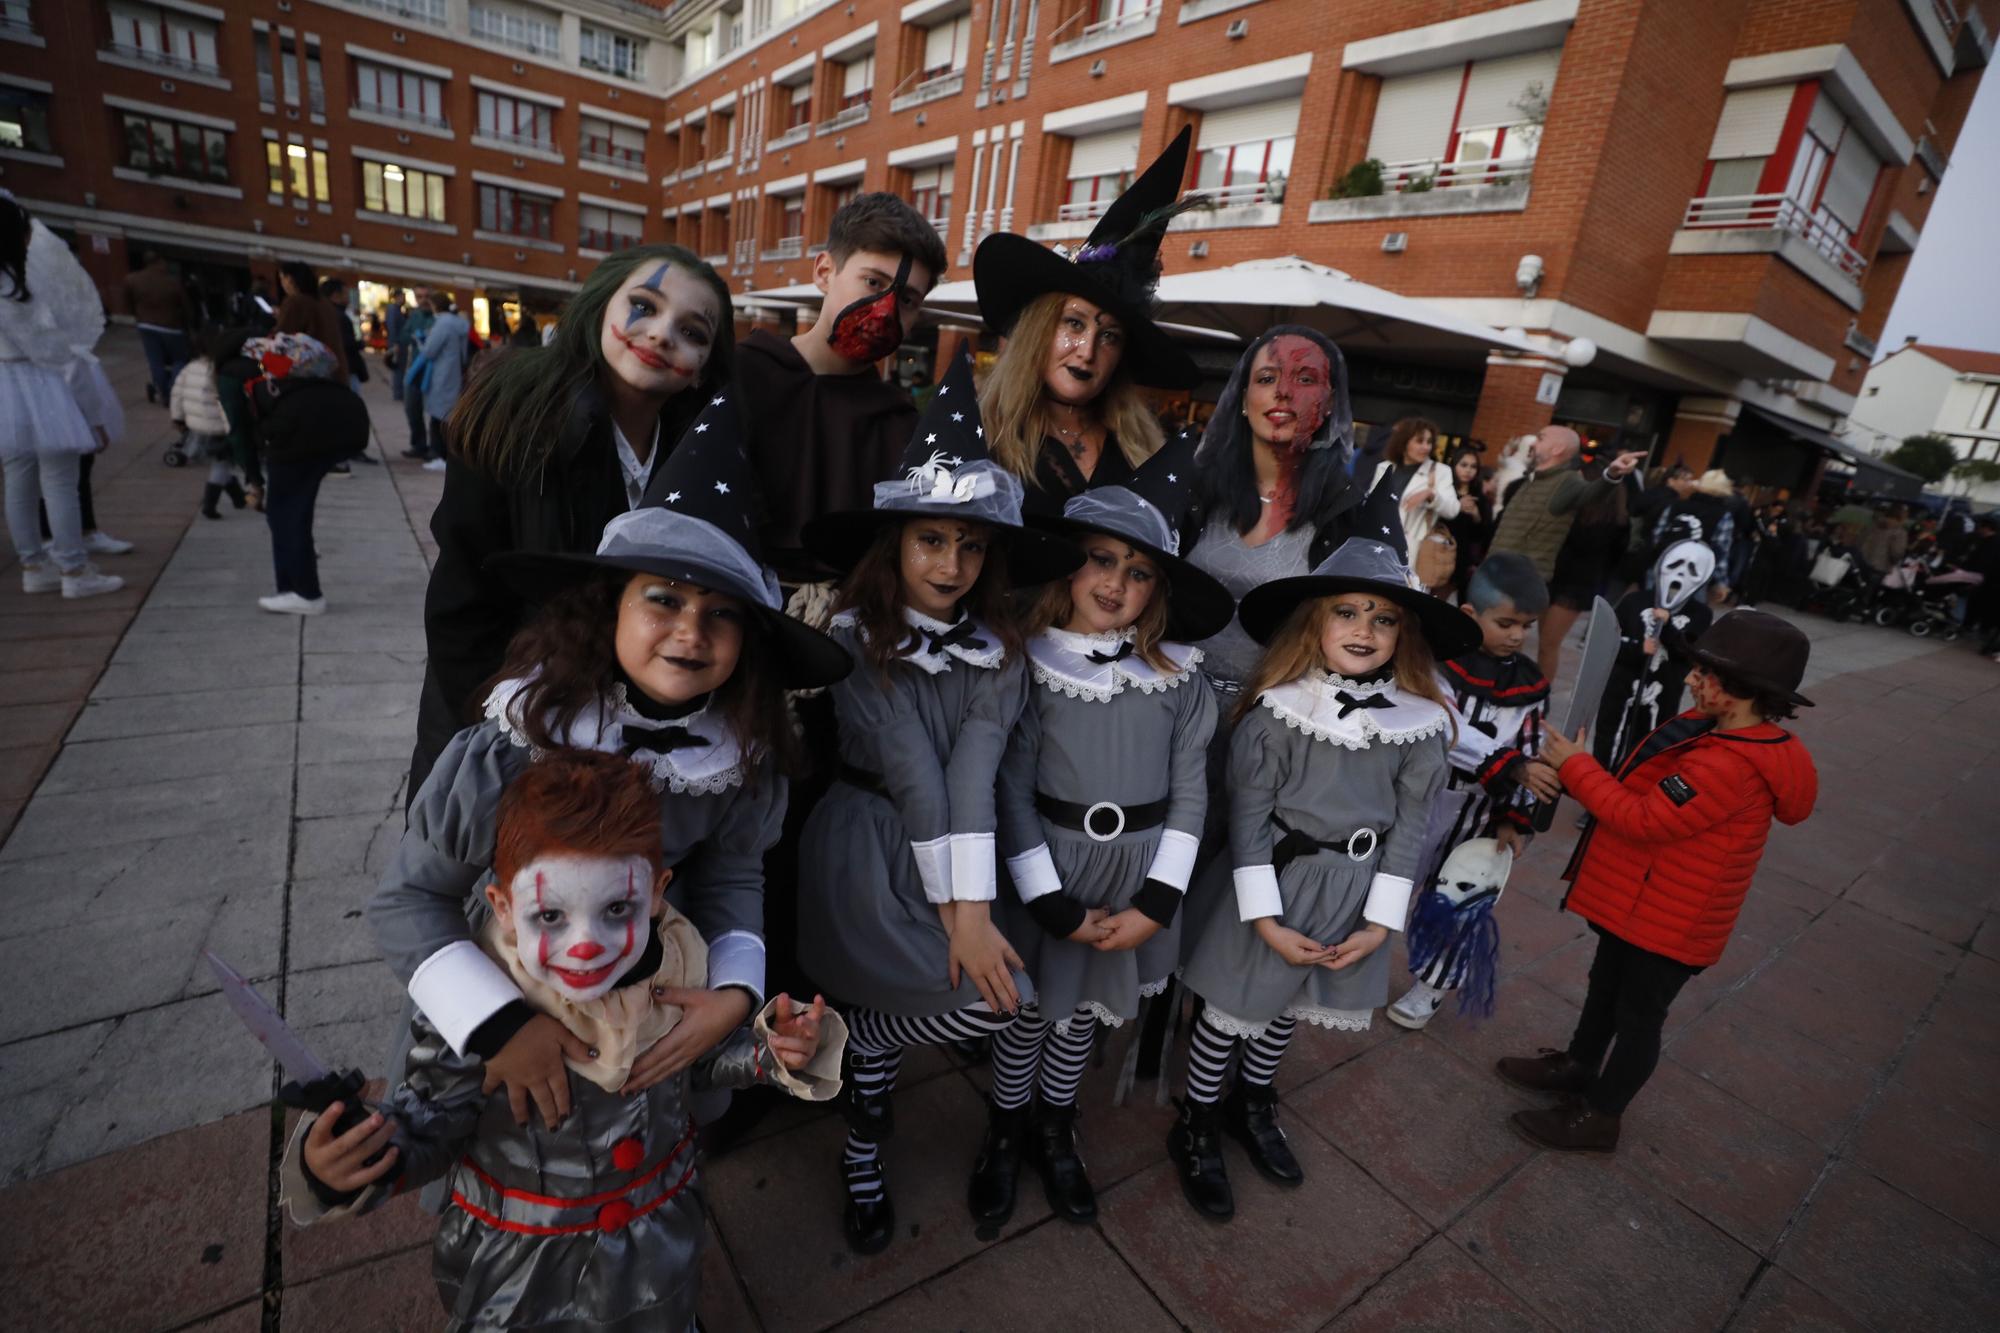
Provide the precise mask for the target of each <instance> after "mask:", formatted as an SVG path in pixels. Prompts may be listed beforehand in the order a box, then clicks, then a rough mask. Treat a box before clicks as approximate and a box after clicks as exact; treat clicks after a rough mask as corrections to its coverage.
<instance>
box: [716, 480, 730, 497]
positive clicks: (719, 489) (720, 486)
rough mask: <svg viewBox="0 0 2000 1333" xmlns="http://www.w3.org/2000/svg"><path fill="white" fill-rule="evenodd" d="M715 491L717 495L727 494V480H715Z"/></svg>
mask: <svg viewBox="0 0 2000 1333" xmlns="http://www.w3.org/2000/svg"><path fill="white" fill-rule="evenodd" d="M715 493H716V494H717V495H727V494H729V483H728V482H726V481H718V482H716V483H715Z"/></svg>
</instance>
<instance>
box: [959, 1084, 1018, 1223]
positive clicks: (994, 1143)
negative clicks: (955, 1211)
mask: <svg viewBox="0 0 2000 1333" xmlns="http://www.w3.org/2000/svg"><path fill="white" fill-rule="evenodd" d="M1027 1135H1028V1108H1027V1107H1025V1106H1017V1107H1015V1108H1014V1109H1013V1110H1011V1111H1003V1110H1001V1109H1000V1108H999V1107H997V1106H995V1105H993V1103H991V1102H988V1103H987V1104H986V1142H985V1143H984V1144H982V1145H981V1146H980V1149H979V1156H978V1157H976V1158H974V1159H973V1162H972V1179H971V1180H970V1181H968V1182H967V1183H966V1186H965V1206H966V1207H967V1208H969V1209H971V1210H972V1220H973V1221H975V1222H978V1223H981V1224H984V1225H987V1226H999V1225H1001V1224H1003V1223H1005V1222H1006V1220H1007V1219H1008V1218H1010V1217H1012V1216H1013V1215H1014V1183H1015V1180H1016V1178H1017V1177H1019V1175H1020V1173H1021V1152H1022V1149H1023V1147H1024V1146H1025V1141H1026V1139H1027Z"/></svg>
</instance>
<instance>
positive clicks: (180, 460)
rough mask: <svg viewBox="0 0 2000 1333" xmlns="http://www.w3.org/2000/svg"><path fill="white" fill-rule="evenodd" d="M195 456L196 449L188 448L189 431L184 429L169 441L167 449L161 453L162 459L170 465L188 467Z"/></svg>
mask: <svg viewBox="0 0 2000 1333" xmlns="http://www.w3.org/2000/svg"><path fill="white" fill-rule="evenodd" d="M193 457H194V451H193V450H191V449H189V448H188V437H187V432H186V431H182V432H181V433H180V434H179V435H176V436H175V437H174V438H173V439H171V440H169V441H167V451H166V452H165V453H163V454H161V455H160V461H161V462H162V463H165V464H166V465H167V466H168V467H186V466H187V465H188V460H189V459H191V458H193Z"/></svg>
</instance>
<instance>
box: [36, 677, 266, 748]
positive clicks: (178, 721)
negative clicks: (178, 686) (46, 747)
mask: <svg viewBox="0 0 2000 1333" xmlns="http://www.w3.org/2000/svg"><path fill="white" fill-rule="evenodd" d="M298 712H299V692H298V689H297V687H295V686H292V685H267V686H259V687H257V688H253V689H245V690H196V691H193V692H191V693H187V694H153V695H140V696H136V697H134V698H129V699H92V700H91V701H90V702H89V703H87V704H85V705H84V707H83V711H82V712H81V713H80V714H78V715H77V719H76V725H75V726H73V727H71V728H70V732H69V740H70V741H72V742H76V741H97V740H114V739H118V738H121V737H126V736H171V735H192V736H200V735H202V734H205V733H206V732H207V731H208V730H209V729H210V728H212V727H227V726H256V725H259V724H266V723H274V722H291V721H294V720H295V719H296V718H297V717H298ZM190 743H192V742H190Z"/></svg>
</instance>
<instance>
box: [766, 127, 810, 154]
mask: <svg viewBox="0 0 2000 1333" xmlns="http://www.w3.org/2000/svg"><path fill="white" fill-rule="evenodd" d="M812 133H813V127H812V122H811V121H807V122H805V123H804V124H802V125H794V126H792V127H791V128H790V129H788V130H786V131H785V132H784V133H783V134H780V135H779V136H778V137H777V138H775V139H772V140H770V141H769V142H768V143H766V144H765V145H764V151H765V152H767V153H776V152H781V151H783V150H784V149H787V148H790V147H791V146H792V145H794V144H802V143H804V142H805V141H806V140H808V139H810V138H812Z"/></svg>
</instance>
